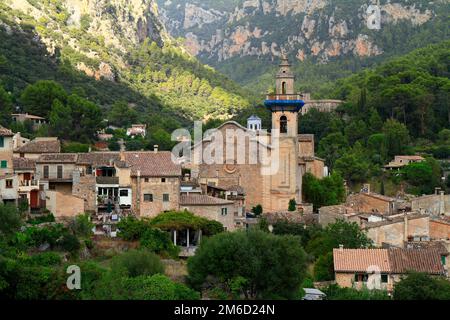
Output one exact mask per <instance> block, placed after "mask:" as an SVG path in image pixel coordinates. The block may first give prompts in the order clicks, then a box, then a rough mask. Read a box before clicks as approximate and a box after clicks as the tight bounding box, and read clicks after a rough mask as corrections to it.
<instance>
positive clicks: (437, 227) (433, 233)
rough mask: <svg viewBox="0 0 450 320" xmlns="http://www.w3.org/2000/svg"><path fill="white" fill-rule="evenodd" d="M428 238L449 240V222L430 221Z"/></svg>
mask: <svg viewBox="0 0 450 320" xmlns="http://www.w3.org/2000/svg"><path fill="white" fill-rule="evenodd" d="M430 238H431V239H433V240H440V239H450V222H446V221H438V220H430ZM449 260H450V259H449Z"/></svg>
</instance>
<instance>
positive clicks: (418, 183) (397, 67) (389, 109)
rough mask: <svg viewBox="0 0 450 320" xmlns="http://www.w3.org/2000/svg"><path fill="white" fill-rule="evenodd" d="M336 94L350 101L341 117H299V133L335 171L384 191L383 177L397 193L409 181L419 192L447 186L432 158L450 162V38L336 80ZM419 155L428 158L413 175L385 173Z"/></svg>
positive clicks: (311, 114)
mask: <svg viewBox="0 0 450 320" xmlns="http://www.w3.org/2000/svg"><path fill="white" fill-rule="evenodd" d="M333 91H334V93H333V94H332V95H333V96H334V97H336V98H340V99H345V100H346V101H347V102H346V103H345V104H344V105H342V106H341V107H340V108H339V109H338V110H337V112H336V113H322V112H318V111H312V112H309V113H308V114H306V115H305V116H303V117H302V118H301V119H300V131H301V132H305V133H314V134H315V139H316V144H317V151H318V152H317V153H318V155H319V156H321V157H324V158H325V159H326V162H327V165H328V166H330V168H331V169H332V170H335V171H338V172H340V173H341V174H342V175H343V177H344V178H345V179H346V180H347V181H348V182H349V183H350V184H355V183H361V182H366V181H369V180H370V179H372V178H376V179H375V180H376V182H377V188H379V189H378V190H377V191H380V192H381V191H383V192H384V190H382V189H384V186H383V187H381V185H380V181H384V180H386V184H388V183H392V184H393V185H395V186H397V188H393V189H394V190H398V188H399V186H400V184H401V183H408V184H410V186H411V189H409V190H410V192H413V193H417V194H421V193H430V192H432V191H433V190H434V187H437V186H441V187H444V186H443V185H442V181H441V177H442V170H443V169H444V170H445V169H446V168H447V167H446V166H447V164H446V163H445V162H442V163H441V165H439V164H438V162H437V161H436V160H435V159H448V158H449V157H450V117H449V112H450V41H444V42H442V43H440V44H437V45H430V46H427V47H424V48H421V49H418V50H415V51H413V52H411V53H409V54H407V55H405V56H402V57H399V58H395V59H392V60H390V61H388V62H386V63H383V64H381V65H380V66H378V67H377V68H373V69H368V70H365V71H363V72H360V73H358V74H355V75H353V76H350V77H348V78H345V79H342V80H340V81H337V82H336V83H335V85H334V90H333ZM416 153H421V154H423V155H424V156H426V157H429V158H427V162H425V163H421V164H418V166H419V167H418V168H413V169H412V170H413V171H412V172H409V175H408V173H405V174H404V175H398V174H396V173H395V172H394V174H393V175H392V176H390V175H388V176H385V173H383V172H382V170H381V169H382V166H383V165H385V164H387V162H389V161H390V160H392V159H393V157H394V156H395V155H400V154H416ZM447 169H448V168H447ZM402 179H404V180H402ZM448 186H450V184H449V185H448ZM391 191H392V190H391ZM386 192H387V191H386Z"/></svg>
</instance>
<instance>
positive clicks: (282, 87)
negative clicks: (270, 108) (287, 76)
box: [281, 82, 286, 94]
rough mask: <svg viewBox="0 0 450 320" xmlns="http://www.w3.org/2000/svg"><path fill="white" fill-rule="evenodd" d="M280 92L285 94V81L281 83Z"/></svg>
mask: <svg viewBox="0 0 450 320" xmlns="http://www.w3.org/2000/svg"><path fill="white" fill-rule="evenodd" d="M281 94H286V82H282V83H281Z"/></svg>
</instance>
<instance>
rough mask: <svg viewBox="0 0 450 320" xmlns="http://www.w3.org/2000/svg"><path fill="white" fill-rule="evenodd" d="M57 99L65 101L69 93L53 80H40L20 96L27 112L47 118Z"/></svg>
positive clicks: (29, 86)
mask: <svg viewBox="0 0 450 320" xmlns="http://www.w3.org/2000/svg"><path fill="white" fill-rule="evenodd" d="M55 99H58V100H59V101H61V102H62V103H65V102H66V99H67V93H66V91H65V90H64V88H63V87H62V86H61V85H60V84H59V83H56V82H55V81H52V80H39V81H36V82H35V83H34V84H30V85H28V86H27V87H26V88H25V90H23V92H22V95H21V96H20V102H21V103H22V106H23V107H24V109H25V111H26V112H28V113H31V114H34V115H38V116H42V117H45V118H48V116H49V114H50V111H51V109H52V105H53V101H54V100H55Z"/></svg>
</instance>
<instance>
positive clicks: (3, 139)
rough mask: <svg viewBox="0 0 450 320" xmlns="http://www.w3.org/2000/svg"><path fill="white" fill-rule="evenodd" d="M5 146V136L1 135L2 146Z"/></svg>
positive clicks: (0, 145)
mask: <svg viewBox="0 0 450 320" xmlns="http://www.w3.org/2000/svg"><path fill="white" fill-rule="evenodd" d="M4 146H5V138H3V137H0V148H3V147H4Z"/></svg>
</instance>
